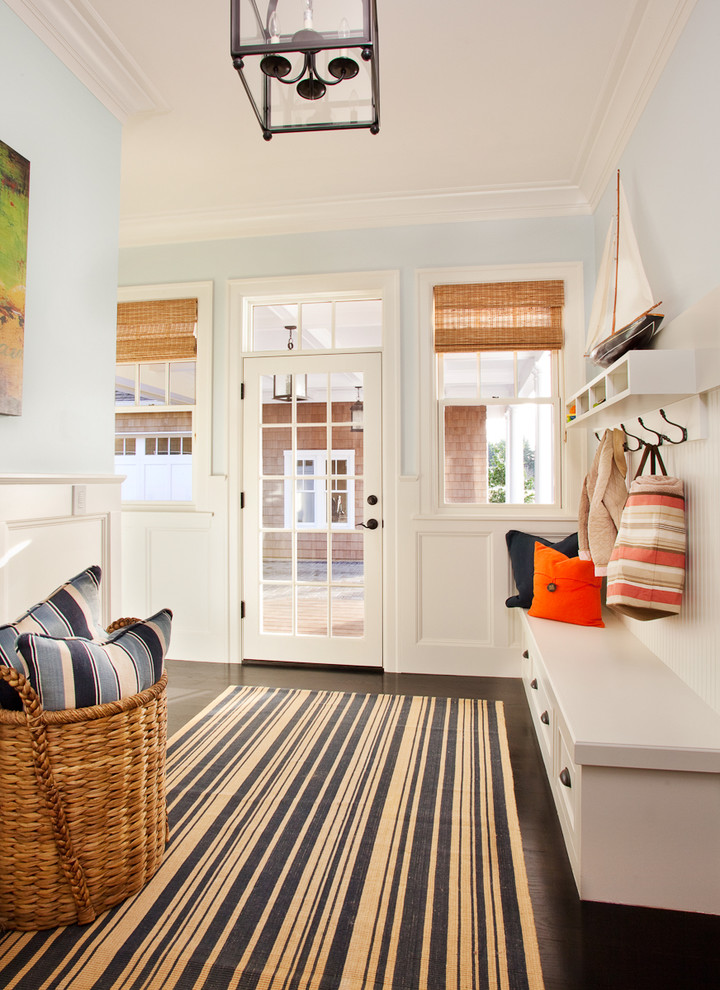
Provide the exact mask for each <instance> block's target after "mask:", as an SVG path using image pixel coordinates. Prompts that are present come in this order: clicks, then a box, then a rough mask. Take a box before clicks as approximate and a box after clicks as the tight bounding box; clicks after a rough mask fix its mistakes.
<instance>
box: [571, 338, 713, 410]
mask: <svg viewBox="0 0 720 990" xmlns="http://www.w3.org/2000/svg"><path fill="white" fill-rule="evenodd" d="M696 354H697V352H696V351H694V350H682V351H680V350H672V351H671V350H667V351H663V350H655V351H628V352H627V354H623V356H622V357H621V358H619V359H618V360H617V361H616V362H615V363H614V364H611V365H610V367H609V368H606V369H605V370H604V371H603V372H601V373H600V374H599V375H597V377H596V378H593V379H592V381H590V382H588V383H587V384H586V385H584V386H583V388H581V389H579V391H577V392H576V393H575V394H574V395H572V396H571V397H570V398H569V399H568V401H567V402H566V404H565V419H566V425H567V427H568V428H572V427H574V426H581V425H582V426H590V427H593V428H594V429H598V428H604V427H608V426H614V425H616V424H617V423H619V422H620V420H621V419H623V418H624V417H626V416H637V415H642V414H643V413H646V412H650V411H652V410H654V409H658V408H660V407H661V406H663V405H665V404H668V403H671V402H678V401H679V400H680V399H685V398H687V397H688V396H691V395H695V394H696V392H697V391H698V387H697V372H696ZM573 407H574V408H575V415H574V417H573V418H572V419H570V418H569V417H570V416H571V410H572V409H573Z"/></svg>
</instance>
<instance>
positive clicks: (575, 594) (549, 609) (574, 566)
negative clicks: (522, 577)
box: [528, 543, 605, 627]
mask: <svg viewBox="0 0 720 990" xmlns="http://www.w3.org/2000/svg"><path fill="white" fill-rule="evenodd" d="M601 587H602V578H601V577H596V575H595V565H594V564H593V562H592V561H591V560H581V559H580V558H579V557H566V556H565V554H563V553H559V552H558V551H557V550H553V548H552V547H544V546H543V545H542V543H536V544H535V575H534V577H533V600H532V605H531V606H530V611H529V612H528V615H537V616H538V617H539V618H541V619H556V620H557V621H558V622H572V623H574V624H575V625H578V626H603V627H604V626H605V623H604V622H603V620H602V613H601V601H600V588H601Z"/></svg>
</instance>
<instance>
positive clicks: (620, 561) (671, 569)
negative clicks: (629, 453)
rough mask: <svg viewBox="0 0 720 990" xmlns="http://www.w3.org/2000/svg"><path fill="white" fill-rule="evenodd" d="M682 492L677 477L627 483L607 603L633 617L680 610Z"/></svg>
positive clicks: (645, 616) (682, 552) (683, 532)
mask: <svg viewBox="0 0 720 990" xmlns="http://www.w3.org/2000/svg"><path fill="white" fill-rule="evenodd" d="M685 542H686V538H685V494H684V488H683V483H682V481H681V480H680V479H679V478H670V477H666V476H665V475H658V474H651V475H647V476H644V477H643V476H642V475H641V476H640V477H638V478H636V479H635V480H634V481H633V483H632V485H631V486H630V494H629V495H628V499H627V502H626V503H625V508H624V509H623V514H622V518H621V520H620V529H619V530H618V535H617V540H616V541H615V547H614V549H613V552H612V555H611V557H610V563H609V565H608V572H607V604H608V605H610V606H611V607H612V608H614V609H615V610H616V611H617V612H622V613H623V614H624V615H629V616H631V617H632V618H634V619H643V620H646V619H658V618H662V616H666V615H675V614H677V613H678V612H679V611H680V605H681V603H682V595H683V587H684V584H685Z"/></svg>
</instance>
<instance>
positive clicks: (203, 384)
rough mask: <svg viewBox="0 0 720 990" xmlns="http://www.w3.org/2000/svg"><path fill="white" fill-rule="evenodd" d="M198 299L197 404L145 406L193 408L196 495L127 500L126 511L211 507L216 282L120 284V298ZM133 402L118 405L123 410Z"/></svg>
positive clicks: (147, 409) (166, 409)
mask: <svg viewBox="0 0 720 990" xmlns="http://www.w3.org/2000/svg"><path fill="white" fill-rule="evenodd" d="M190 298H194V299H197V301H198V317H197V356H196V362H195V405H194V406H172V407H170V406H143V407H141V408H142V409H143V411H150V410H153V409H154V410H158V411H163V412H166V411H168V410H172V409H179V410H184V411H187V410H188V409H192V411H193V453H192V457H193V468H192V471H193V478H192V491H193V497H192V500H191V501H189V502H179V501H178V502H162V501H146V502H123V504H122V508H123V511H125V510H127V511H130V512H132V511H142V512H152V511H156V512H167V511H168V510H170V511H172V510H185V511H187V510H188V509H191V510H192V509H198V510H206V509H208V508H209V505H208V500H209V484H210V476H211V473H212V435H211V423H212V338H213V283H212V282H167V283H162V284H158V285H123V286H120V287H119V288H118V302H152V301H153V300H155V299H190ZM132 408H133V407H131V406H125V407H123V406H116V407H115V410H116V411H120V412H122V411H123V410H124V409H126V410H131V409H132Z"/></svg>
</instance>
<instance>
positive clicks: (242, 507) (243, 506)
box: [240, 492, 245, 509]
mask: <svg viewBox="0 0 720 990" xmlns="http://www.w3.org/2000/svg"><path fill="white" fill-rule="evenodd" d="M240 508H241V509H244V508H245V492H240Z"/></svg>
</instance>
